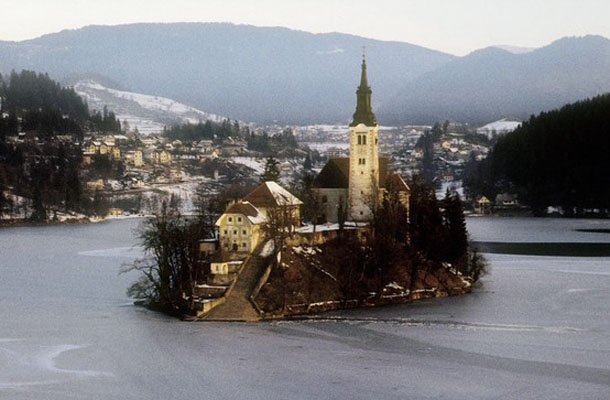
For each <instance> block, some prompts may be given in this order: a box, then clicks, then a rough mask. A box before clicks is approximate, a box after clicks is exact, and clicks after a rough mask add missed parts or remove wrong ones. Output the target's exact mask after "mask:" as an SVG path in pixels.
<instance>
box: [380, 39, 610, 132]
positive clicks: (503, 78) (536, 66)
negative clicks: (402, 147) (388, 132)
mask: <svg viewBox="0 0 610 400" xmlns="http://www.w3.org/2000/svg"><path fill="white" fill-rule="evenodd" d="M606 92H610V40H608V39H606V38H603V37H600V36H586V37H580V38H565V39H561V40H558V41H556V42H554V43H552V44H550V45H549V46H546V47H542V48H540V49H536V50H534V51H531V52H528V53H524V54H513V53H511V52H508V51H505V50H501V49H498V48H493V47H491V48H486V49H483V50H479V51H475V52H473V53H471V54H469V55H468V56H465V57H463V58H459V59H455V60H453V61H451V62H449V63H447V64H445V65H443V66H441V67H440V68H438V69H436V70H435V71H432V72H429V73H427V74H425V75H423V76H421V77H419V78H418V79H414V80H411V81H409V82H407V83H406V84H405V85H404V87H403V88H402V90H401V91H400V94H398V95H397V96H396V97H395V98H393V99H392V100H391V101H389V102H387V103H384V105H383V106H382V108H381V110H380V111H379V112H378V115H377V116H378V119H379V120H381V121H384V123H385V124H399V123H405V122H409V123H430V122H431V121H437V120H445V119H450V120H457V121H467V122H473V123H487V122H490V121H494V120H497V119H500V118H503V117H513V118H517V119H527V117H528V116H529V115H531V114H535V113H538V112H540V111H543V110H549V109H553V108H556V107H559V106H561V105H563V104H567V103H570V102H573V101H576V100H581V99H584V98H587V97H593V96H596V95H599V94H602V93H606Z"/></svg>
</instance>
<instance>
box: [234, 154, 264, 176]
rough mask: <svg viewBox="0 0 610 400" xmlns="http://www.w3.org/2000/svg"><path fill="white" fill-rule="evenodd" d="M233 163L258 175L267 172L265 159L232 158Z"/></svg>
mask: <svg viewBox="0 0 610 400" xmlns="http://www.w3.org/2000/svg"><path fill="white" fill-rule="evenodd" d="M231 161H233V162H234V163H236V164H242V165H245V166H246V167H248V168H250V169H253V170H254V171H255V172H256V173H257V174H259V175H260V174H262V173H263V172H264V171H265V159H264V158H260V157H231Z"/></svg>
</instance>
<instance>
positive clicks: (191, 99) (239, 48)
mask: <svg viewBox="0 0 610 400" xmlns="http://www.w3.org/2000/svg"><path fill="white" fill-rule="evenodd" d="M362 46H366V53H367V64H368V73H369V83H370V84H371V86H372V89H373V107H374V109H375V111H376V113H377V117H378V118H377V119H378V121H379V122H380V123H382V124H384V125H390V124H403V123H413V124H431V123H434V122H435V121H437V120H445V119H450V120H456V121H463V122H470V123H475V124H481V125H482V124H486V123H488V122H491V121H495V120H498V119H501V118H510V119H516V120H523V119H527V118H528V117H529V116H530V115H531V114H535V113H538V112H540V111H543V110H548V109H553V108H555V107H559V106H561V105H563V104H566V103H570V102H573V101H576V100H580V99H584V98H586V97H592V96H595V95H598V94H601V93H605V92H608V91H610V41H609V40H608V39H605V38H603V37H600V36H586V37H581V38H566V39H561V40H558V41H556V42H554V43H552V44H550V45H548V46H546V47H542V48H539V49H535V50H532V51H529V52H525V50H524V49H515V48H508V50H510V51H507V50H504V49H501V48H498V47H490V48H486V49H482V50H478V51H475V52H473V53H471V54H469V55H467V56H465V57H461V58H458V57H454V56H452V55H449V54H444V53H441V52H437V51H433V50H429V49H425V48H422V47H418V46H415V45H411V44H408V43H399V42H384V41H379V40H372V39H366V38H362V37H358V36H353V35H345V34H340V33H328V34H312V33H307V32H302V31H294V30H290V29H286V28H261V27H254V26H247V25H232V24H217V23H206V24H202V23H177V24H133V25H119V26H89V27H86V28H82V29H77V30H67V31H62V32H59V33H55V34H50V35H45V36H42V37H40V38H37V39H33V40H28V41H23V42H0V71H4V72H8V71H10V70H11V69H15V70H20V69H30V70H36V71H41V72H48V73H49V74H50V76H51V77H53V78H55V79H61V80H63V79H65V78H68V77H71V78H73V77H74V76H81V77H82V76H92V75H94V76H96V78H95V81H96V82H98V83H100V84H102V85H103V86H104V87H106V88H109V89H116V90H122V91H128V92H134V93H141V94H147V95H151V96H153V97H154V96H157V97H163V98H169V99H174V100H175V101H176V102H180V103H183V104H185V105H189V106H192V107H194V108H196V109H198V110H205V112H206V113H211V114H216V115H226V116H227V117H230V118H232V119H239V120H242V121H252V122H257V123H259V124H265V123H272V122H278V123H282V124H301V125H305V124H314V123H333V124H334V123H347V122H349V120H350V118H351V116H352V114H353V112H354V109H355V101H356V98H355V93H354V92H355V90H356V86H357V84H358V81H359V74H360V71H359V69H360V53H361V51H362V50H361V48H362ZM500 47H502V46H500ZM504 48H506V47H504ZM81 80H82V79H81ZM111 108H112V107H111Z"/></svg>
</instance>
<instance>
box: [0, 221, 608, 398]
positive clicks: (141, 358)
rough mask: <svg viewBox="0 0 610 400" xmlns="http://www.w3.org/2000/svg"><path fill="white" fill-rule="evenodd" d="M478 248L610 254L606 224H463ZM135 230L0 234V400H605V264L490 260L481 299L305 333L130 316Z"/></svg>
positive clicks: (330, 321)
mask: <svg viewBox="0 0 610 400" xmlns="http://www.w3.org/2000/svg"><path fill="white" fill-rule="evenodd" d="M468 223H469V227H470V230H471V236H472V237H473V239H474V240H477V241H486V242H547V241H549V242H563V243H585V242H606V243H607V242H610V234H603V233H587V232H577V231H576V229H608V228H610V222H609V221H591V220H551V219H544V220H543V219H509V218H506V219H501V218H497V219H489V218H478V219H470V220H469V221H468ZM137 224H138V221H137V220H118V221H113V222H108V223H103V224H98V225H80V226H56V227H36V228H10V229H1V230H0V321H1V324H0V399H67V398H74V399H170V398H171V399H207V398H209V399H234V398H245V399H390V398H400V399H406V398H410V399H438V398H444V399H489V398H502V399H549V398H552V399H574V398H583V399H607V398H609V396H610V318H608V316H609V314H610V311H609V310H610V257H595V258H586V257H544V256H523V255H514V254H513V255H505V254H489V255H487V257H488V259H489V261H490V264H491V266H492V273H491V275H489V276H487V277H486V278H485V279H484V287H483V288H481V289H479V290H477V291H476V292H475V293H473V294H471V295H467V296H462V297H454V298H449V299H440V300H429V301H422V302H418V303H414V304H411V305H404V306H392V307H386V308H381V309H375V310H370V309H368V310H355V311H349V312H335V313H331V314H323V315H319V316H318V319H317V320H312V321H287V322H273V323H257V324H226V323H185V322H180V321H176V320H173V319H170V318H166V317H164V316H161V315H158V314H155V313H152V312H149V311H146V310H142V309H140V308H137V307H134V306H132V305H131V303H130V301H129V299H128V298H127V297H126V295H125V289H126V287H127V286H128V285H129V283H130V282H131V281H132V280H133V279H134V276H133V275H118V271H119V270H120V266H121V263H123V262H128V261H130V260H131V259H132V258H133V257H135V256H136V255H137V254H138V250H137V249H133V248H132V246H133V245H134V243H135V237H134V234H133V228H135V227H136V226H137Z"/></svg>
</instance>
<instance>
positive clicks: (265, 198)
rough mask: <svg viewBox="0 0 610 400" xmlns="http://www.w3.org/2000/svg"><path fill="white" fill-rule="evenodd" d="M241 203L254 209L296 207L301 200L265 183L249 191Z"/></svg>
mask: <svg viewBox="0 0 610 400" xmlns="http://www.w3.org/2000/svg"><path fill="white" fill-rule="evenodd" d="M243 201H247V202H250V203H251V204H252V205H254V206H255V207H279V206H286V205H288V206H298V205H301V204H303V202H302V201H301V200H299V199H298V198H297V197H295V196H294V195H293V194H292V193H290V192H289V191H287V190H286V189H284V188H283V187H281V186H280V185H278V184H277V183H275V182H265V183H262V184H261V185H260V186H258V187H257V188H256V189H254V190H253V191H251V192H250V193H249V194H248V195H247V196H246V197H244V199H243Z"/></svg>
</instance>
